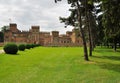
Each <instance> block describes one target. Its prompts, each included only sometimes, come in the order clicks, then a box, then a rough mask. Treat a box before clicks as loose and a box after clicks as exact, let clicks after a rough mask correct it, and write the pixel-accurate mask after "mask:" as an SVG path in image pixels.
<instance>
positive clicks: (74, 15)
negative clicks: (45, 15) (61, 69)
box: [55, 0, 89, 61]
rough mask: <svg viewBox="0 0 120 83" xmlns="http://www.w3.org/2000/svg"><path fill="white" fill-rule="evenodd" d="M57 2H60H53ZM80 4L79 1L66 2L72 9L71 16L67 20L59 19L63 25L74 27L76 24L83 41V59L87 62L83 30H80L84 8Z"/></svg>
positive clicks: (70, 0)
mask: <svg viewBox="0 0 120 83" xmlns="http://www.w3.org/2000/svg"><path fill="white" fill-rule="evenodd" d="M57 1H61V0H55V2H57ZM85 1H86V0H85ZM80 3H81V1H80V0H68V4H71V7H72V9H71V10H70V11H71V15H70V16H69V17H68V18H61V20H62V22H64V23H65V25H72V26H75V25H76V24H77V25H78V27H79V30H80V32H81V36H82V40H83V48H84V59H85V60H86V61H88V60H89V59H88V52H87V45H86V39H85V34H84V30H83V28H82V10H85V8H84V6H83V4H80Z"/></svg>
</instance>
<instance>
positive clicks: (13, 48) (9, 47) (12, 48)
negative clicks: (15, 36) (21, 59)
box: [3, 43, 18, 54]
mask: <svg viewBox="0 0 120 83" xmlns="http://www.w3.org/2000/svg"><path fill="white" fill-rule="evenodd" d="M3 49H4V51H5V53H7V54H16V53H17V52H18V47H17V45H16V44H14V43H9V44H6V45H5V46H4V48H3Z"/></svg>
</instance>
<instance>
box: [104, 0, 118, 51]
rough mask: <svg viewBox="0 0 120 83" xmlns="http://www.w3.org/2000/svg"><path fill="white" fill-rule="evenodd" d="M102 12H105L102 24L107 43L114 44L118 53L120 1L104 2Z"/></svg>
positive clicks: (108, 0) (107, 0) (109, 0)
mask: <svg viewBox="0 0 120 83" xmlns="http://www.w3.org/2000/svg"><path fill="white" fill-rule="evenodd" d="M102 10H103V11H104V14H103V18H102V23H103V27H104V33H105V39H106V41H107V43H113V48H114V50H115V51H116V49H117V43H119V40H120V19H119V18H120V1H119V0H103V1H102Z"/></svg>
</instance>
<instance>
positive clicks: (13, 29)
mask: <svg viewBox="0 0 120 83" xmlns="http://www.w3.org/2000/svg"><path fill="white" fill-rule="evenodd" d="M9 26H10V31H11V32H18V31H19V30H18V29H17V24H15V23H10V25H9Z"/></svg>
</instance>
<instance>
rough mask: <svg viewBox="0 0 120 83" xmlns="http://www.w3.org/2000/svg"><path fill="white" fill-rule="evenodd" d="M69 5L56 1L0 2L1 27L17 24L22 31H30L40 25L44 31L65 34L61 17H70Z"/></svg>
mask: <svg viewBox="0 0 120 83" xmlns="http://www.w3.org/2000/svg"><path fill="white" fill-rule="evenodd" d="M68 9H69V5H68V4H67V2H65V1H62V2H59V3H57V4H56V3H54V0H0V27H2V26H4V25H8V24H9V22H10V20H9V19H11V20H12V21H11V22H14V23H17V24H18V28H19V29H20V30H29V29H30V27H31V25H39V26H40V27H41V30H42V31H52V30H58V31H60V33H65V31H67V30H71V29H72V27H70V28H67V29H66V28H64V24H61V23H60V21H59V16H63V17H64V16H68V15H69V12H68Z"/></svg>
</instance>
